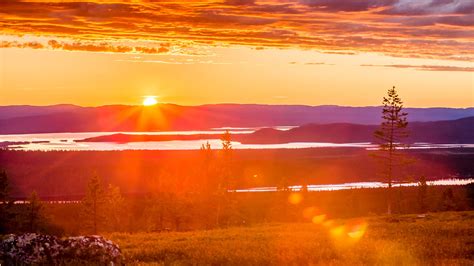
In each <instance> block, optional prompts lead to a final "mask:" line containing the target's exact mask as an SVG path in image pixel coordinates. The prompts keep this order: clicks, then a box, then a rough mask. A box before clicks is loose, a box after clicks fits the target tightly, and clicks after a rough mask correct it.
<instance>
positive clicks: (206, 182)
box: [200, 141, 215, 193]
mask: <svg viewBox="0 0 474 266" xmlns="http://www.w3.org/2000/svg"><path fill="white" fill-rule="evenodd" d="M200 153H201V157H202V179H203V180H202V182H201V183H202V184H201V191H203V192H205V193H208V192H209V191H211V190H214V189H215V187H214V185H215V184H212V182H211V181H213V180H212V178H211V164H212V160H213V154H212V149H211V144H209V141H208V142H206V143H205V144H202V145H201V149H200Z"/></svg>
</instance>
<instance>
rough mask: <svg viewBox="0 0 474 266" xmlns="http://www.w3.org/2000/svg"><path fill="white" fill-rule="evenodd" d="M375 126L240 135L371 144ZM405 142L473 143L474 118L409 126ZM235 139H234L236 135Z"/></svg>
mask: <svg viewBox="0 0 474 266" xmlns="http://www.w3.org/2000/svg"><path fill="white" fill-rule="evenodd" d="M377 128H378V126H377V125H358V124H348V123H335V124H310V125H304V126H301V127H297V128H294V129H291V130H288V131H280V130H275V129H270V128H267V129H262V130H258V131H256V132H255V133H253V134H249V135H246V136H243V137H242V138H241V141H242V142H243V143H246V144H251V143H255V144H276V143H289V142H333V143H356V142H372V141H373V140H374V137H373V134H374V131H375V130H376V129H377ZM408 130H409V132H410V135H409V137H408V138H407V139H406V141H407V142H410V143H414V142H428V143H464V144H467V143H474V116H473V117H467V118H461V119H457V120H449V121H435V122H413V123H409V125H408ZM236 137H237V136H236Z"/></svg>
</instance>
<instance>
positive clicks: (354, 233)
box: [347, 221, 367, 239]
mask: <svg viewBox="0 0 474 266" xmlns="http://www.w3.org/2000/svg"><path fill="white" fill-rule="evenodd" d="M366 230H367V223H366V222H365V221H358V222H356V223H354V224H352V225H350V226H349V231H348V232H347V235H348V236H349V237H350V238H352V239H360V238H361V237H362V236H364V234H365V231H366Z"/></svg>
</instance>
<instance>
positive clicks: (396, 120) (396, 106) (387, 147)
mask: <svg viewBox="0 0 474 266" xmlns="http://www.w3.org/2000/svg"><path fill="white" fill-rule="evenodd" d="M402 109H403V102H402V100H401V99H400V97H399V96H398V93H397V91H396V90H395V86H394V87H393V88H391V89H389V90H388V92H387V97H384V98H383V109H382V123H381V125H380V128H379V129H378V130H376V131H375V133H374V135H375V138H376V139H377V141H378V143H379V151H380V152H379V154H378V156H377V157H378V158H380V159H381V160H382V164H383V175H384V176H385V178H386V180H387V183H388V192H387V212H388V214H391V212H392V182H393V179H394V170H395V168H396V167H398V166H400V162H401V160H402V159H401V153H400V149H401V148H403V147H405V145H404V144H403V142H402V141H403V139H404V138H406V137H407V136H408V132H407V130H406V128H407V126H408V122H407V115H408V114H407V113H404V112H402Z"/></svg>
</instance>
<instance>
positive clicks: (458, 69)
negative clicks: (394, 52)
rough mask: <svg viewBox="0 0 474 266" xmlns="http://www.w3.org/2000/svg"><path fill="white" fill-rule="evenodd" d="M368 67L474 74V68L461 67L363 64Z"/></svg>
mask: <svg viewBox="0 0 474 266" xmlns="http://www.w3.org/2000/svg"><path fill="white" fill-rule="evenodd" d="M361 66H366V67H392V68H409V69H416V70H421V71H450V72H474V67H460V66H439V65H370V64H363V65H361Z"/></svg>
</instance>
